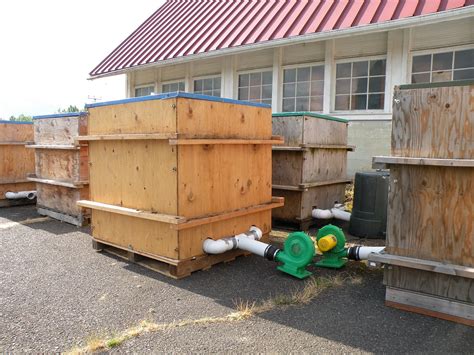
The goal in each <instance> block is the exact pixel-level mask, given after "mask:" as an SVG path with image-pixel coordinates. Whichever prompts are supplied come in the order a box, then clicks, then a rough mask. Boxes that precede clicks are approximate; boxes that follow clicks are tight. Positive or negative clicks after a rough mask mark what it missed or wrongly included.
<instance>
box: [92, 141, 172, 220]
mask: <svg viewBox="0 0 474 355" xmlns="http://www.w3.org/2000/svg"><path fill="white" fill-rule="evenodd" d="M176 149H177V147H176V146H170V145H169V144H168V142H167V141H93V142H90V144H89V152H90V186H91V197H92V200H93V201H97V202H102V203H107V204H112V205H117V206H124V207H130V208H137V209H140V210H146V211H152V212H158V213H165V214H172V215H176V214H177V196H176V194H177V162H176Z"/></svg>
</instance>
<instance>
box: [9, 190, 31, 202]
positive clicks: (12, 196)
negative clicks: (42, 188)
mask: <svg viewBox="0 0 474 355" xmlns="http://www.w3.org/2000/svg"><path fill="white" fill-rule="evenodd" d="M5 197H6V198H7V199H9V200H19V199H21V198H27V199H28V200H34V198H35V197H36V191H18V192H12V191H8V192H5Z"/></svg>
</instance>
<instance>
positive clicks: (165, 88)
mask: <svg viewBox="0 0 474 355" xmlns="http://www.w3.org/2000/svg"><path fill="white" fill-rule="evenodd" d="M176 91H184V81H176V82H174V83H166V84H163V85H161V92H163V93H165V92H176Z"/></svg>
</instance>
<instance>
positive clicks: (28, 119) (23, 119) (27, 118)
mask: <svg viewBox="0 0 474 355" xmlns="http://www.w3.org/2000/svg"><path fill="white" fill-rule="evenodd" d="M10 121H21V122H31V121H33V118H32V117H31V116H26V115H24V114H21V115H19V116H18V117H15V116H10Z"/></svg>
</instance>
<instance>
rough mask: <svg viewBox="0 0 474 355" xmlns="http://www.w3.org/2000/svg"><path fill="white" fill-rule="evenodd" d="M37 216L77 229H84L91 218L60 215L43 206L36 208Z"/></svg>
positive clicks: (82, 215)
mask: <svg viewBox="0 0 474 355" xmlns="http://www.w3.org/2000/svg"><path fill="white" fill-rule="evenodd" d="M37 210H38V214H40V215H42V216H48V217H51V218H54V219H57V220H59V221H61V222H66V223H69V224H72V225H74V226H77V227H84V226H87V225H89V224H90V222H91V218H90V215H88V214H82V213H81V214H79V215H78V216H72V215H68V214H65V213H61V212H58V211H55V210H52V209H49V208H45V207H43V206H38V208H37Z"/></svg>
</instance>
